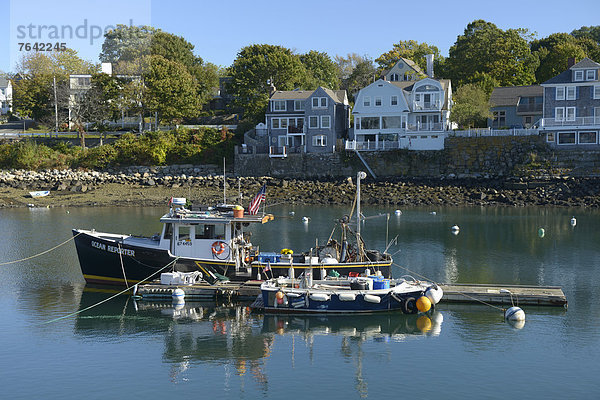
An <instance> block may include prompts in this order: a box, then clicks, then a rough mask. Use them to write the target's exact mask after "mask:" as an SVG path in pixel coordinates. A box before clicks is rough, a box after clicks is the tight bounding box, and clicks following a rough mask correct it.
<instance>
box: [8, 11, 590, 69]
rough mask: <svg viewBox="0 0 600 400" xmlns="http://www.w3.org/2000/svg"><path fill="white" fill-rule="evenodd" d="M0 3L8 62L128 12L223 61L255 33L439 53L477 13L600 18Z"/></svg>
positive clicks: (324, 47)
mask: <svg viewBox="0 0 600 400" xmlns="http://www.w3.org/2000/svg"><path fill="white" fill-rule="evenodd" d="M0 10H3V11H10V12H9V13H6V14H8V15H9V16H10V17H9V20H10V21H9V22H10V23H9V24H5V23H2V24H0V70H3V71H8V70H14V64H15V62H16V61H17V60H18V58H19V56H20V52H19V51H18V47H19V46H18V43H19V42H31V43H35V42H36V41H40V39H38V33H42V34H43V35H46V36H44V37H46V38H47V37H48V35H49V34H50V29H52V28H51V27H52V26H54V27H55V29H62V34H63V35H65V36H67V35H68V33H69V29H71V30H72V31H74V32H73V34H72V36H71V37H66V39H65V36H62V39H59V40H57V39H54V40H45V41H52V42H66V43H67V46H69V47H73V48H75V49H76V50H78V51H79V53H80V55H81V56H82V57H83V58H85V59H88V60H91V61H94V62H97V61H98V53H99V52H100V50H101V45H102V39H101V38H100V39H96V38H95V37H94V36H97V35H98V32H99V30H101V29H104V28H106V27H109V26H110V25H114V24H116V23H126V24H128V23H131V22H133V24H135V25H142V24H150V25H152V26H155V27H157V28H160V29H162V30H164V31H167V32H170V33H174V34H177V35H180V36H183V37H184V38H186V39H187V40H188V41H190V42H191V43H192V44H193V45H194V46H195V52H196V54H197V55H199V56H201V57H202V58H203V59H204V60H206V61H210V62H212V63H215V64H217V65H222V66H229V65H230V64H231V63H232V62H233V60H234V59H235V57H236V55H237V52H238V51H239V50H240V49H241V48H242V47H244V46H246V45H249V44H253V43H269V44H278V45H282V46H285V47H288V48H291V49H294V50H295V51H296V52H298V53H304V52H307V51H309V50H312V49H314V50H318V51H324V52H327V53H328V54H329V55H330V56H331V57H333V56H335V55H338V54H339V55H346V54H347V53H352V52H354V53H358V54H361V55H368V56H370V57H372V58H377V57H378V56H379V55H380V54H382V53H384V52H386V51H388V50H390V49H391V48H392V45H393V44H394V43H396V42H398V41H400V40H410V39H413V40H417V41H419V42H426V43H428V44H432V45H436V46H437V47H438V48H439V49H440V51H441V52H442V54H443V55H447V54H448V49H449V48H450V46H452V44H454V42H455V41H456V37H457V36H458V35H460V34H462V33H463V31H464V29H465V27H466V26H467V24H468V23H469V22H471V21H473V20H475V19H479V18H481V19H485V20H487V21H490V22H493V23H494V24H496V25H498V26H499V27H500V28H502V29H508V28H527V29H529V30H530V31H533V32H537V37H539V38H541V37H545V36H548V35H549V34H551V33H555V32H571V31H572V30H573V29H577V28H579V27H581V26H590V25H599V24H600V18H599V17H598V16H599V15H600V1H598V0H572V1H569V2H565V1H555V0H548V1H545V2H540V1H527V0H521V1H515V0H503V1H494V2H492V1H482V0H479V1H467V0H454V1H437V0H430V1H428V2H414V1H410V2H406V1H399V0H393V1H391V0H378V1H376V2H367V1H364V0H363V1H356V0H344V1H339V0H302V1H296V2H292V1H282V0H279V1H268V0H252V1H249V0H243V1H238V0H222V1H214V0H211V1H205V0H198V1H192V0H170V1H153V0H103V1H98V0H53V1H47V0H45V1H44V0H0ZM5 21H6V19H5ZM29 26H31V29H28V28H27V27H29ZM65 26H67V28H66V30H65V29H64V27H65ZM19 27H20V28H19ZM92 27H93V28H92ZM77 28H79V29H80V30H79V31H78V33H79V36H80V37H82V38H81V39H77V37H76V36H77V34H76V33H75V31H76V29H77ZM40 29H41V31H40ZM55 32H56V31H55ZM19 36H20V37H19Z"/></svg>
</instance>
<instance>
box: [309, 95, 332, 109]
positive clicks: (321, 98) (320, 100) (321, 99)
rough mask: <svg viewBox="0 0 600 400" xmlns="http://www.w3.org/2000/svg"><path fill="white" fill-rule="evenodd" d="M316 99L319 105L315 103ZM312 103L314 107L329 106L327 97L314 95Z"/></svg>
mask: <svg viewBox="0 0 600 400" xmlns="http://www.w3.org/2000/svg"><path fill="white" fill-rule="evenodd" d="M315 100H316V101H317V105H315ZM323 100H324V101H325V104H323ZM311 104H312V108H327V105H328V102H327V97H313V98H312V101H311Z"/></svg>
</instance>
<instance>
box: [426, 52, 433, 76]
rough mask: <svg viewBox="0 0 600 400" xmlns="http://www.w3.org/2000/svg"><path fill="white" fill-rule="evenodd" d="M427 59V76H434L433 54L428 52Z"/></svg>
mask: <svg viewBox="0 0 600 400" xmlns="http://www.w3.org/2000/svg"><path fill="white" fill-rule="evenodd" d="M425 59H426V60H427V76H428V77H430V78H433V54H427V55H426V56H425Z"/></svg>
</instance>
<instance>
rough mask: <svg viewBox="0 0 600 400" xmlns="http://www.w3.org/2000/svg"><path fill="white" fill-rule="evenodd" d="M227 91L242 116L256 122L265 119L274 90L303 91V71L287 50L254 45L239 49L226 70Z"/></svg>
mask: <svg viewBox="0 0 600 400" xmlns="http://www.w3.org/2000/svg"><path fill="white" fill-rule="evenodd" d="M229 74H230V76H231V81H230V82H229V87H228V91H229V93H231V94H232V95H233V97H234V100H233V103H234V106H235V107H239V108H242V109H243V110H244V117H245V118H247V119H249V120H251V121H253V122H255V123H256V122H259V121H262V120H263V119H264V114H265V110H266V107H267V104H268V101H269V93H270V91H271V90H272V87H271V86H274V87H275V88H276V89H277V90H292V89H296V88H303V87H304V84H305V82H306V69H305V68H304V65H302V62H301V61H300V59H299V57H298V56H297V55H295V54H294V53H292V51H291V50H290V49H287V48H285V47H282V46H275V45H270V44H253V45H250V46H246V47H244V48H242V49H241V50H240V51H239V53H238V55H237V57H236V59H235V60H234V61H233V64H232V65H231V67H230V68H229Z"/></svg>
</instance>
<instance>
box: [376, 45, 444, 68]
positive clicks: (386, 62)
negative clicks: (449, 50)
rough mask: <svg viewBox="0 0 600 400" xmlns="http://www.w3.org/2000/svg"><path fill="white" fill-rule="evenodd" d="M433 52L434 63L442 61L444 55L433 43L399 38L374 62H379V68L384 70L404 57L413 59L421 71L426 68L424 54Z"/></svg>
mask: <svg viewBox="0 0 600 400" xmlns="http://www.w3.org/2000/svg"><path fill="white" fill-rule="evenodd" d="M427 54H433V60H434V62H435V63H439V62H443V60H444V57H442V55H441V54H440V50H439V49H438V48H437V47H436V46H433V45H429V44H427V43H419V42H417V41H416V40H401V41H399V42H398V43H394V45H393V48H392V50H390V51H388V52H387V53H383V54H382V55H380V56H379V58H377V59H375V62H376V63H377V64H379V70H380V71H384V70H387V69H390V68H392V67H393V66H394V65H395V64H396V63H397V62H398V61H399V60H400V57H404V58H406V59H408V60H412V61H414V62H415V63H416V64H417V65H418V66H419V67H421V69H422V70H423V71H426V69H427V61H426V60H425V56H426V55H427Z"/></svg>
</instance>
